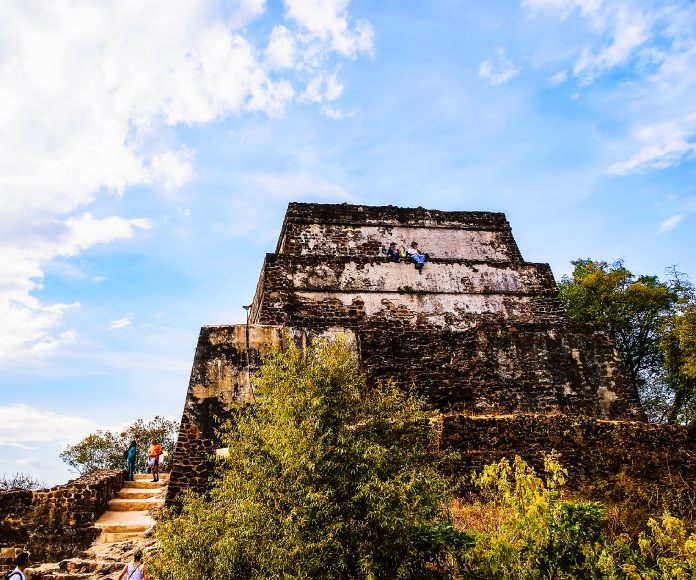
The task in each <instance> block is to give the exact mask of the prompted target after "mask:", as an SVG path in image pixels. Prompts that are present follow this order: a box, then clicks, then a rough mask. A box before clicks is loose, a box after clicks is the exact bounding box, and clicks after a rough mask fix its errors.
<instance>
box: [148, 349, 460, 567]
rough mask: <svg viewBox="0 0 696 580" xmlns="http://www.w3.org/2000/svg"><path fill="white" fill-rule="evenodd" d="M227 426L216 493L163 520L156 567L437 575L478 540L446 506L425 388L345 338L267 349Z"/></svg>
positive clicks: (194, 498) (188, 501)
mask: <svg viewBox="0 0 696 580" xmlns="http://www.w3.org/2000/svg"><path fill="white" fill-rule="evenodd" d="M254 382H255V386H256V405H255V406H254V407H252V408H250V409H249V410H247V411H246V412H242V411H240V412H238V413H237V414H236V415H235V416H234V418H233V419H232V420H230V421H229V422H228V423H227V425H226V426H225V428H224V429H223V432H222V436H223V439H224V441H225V443H226V445H227V446H228V447H229V455H228V457H227V458H226V459H225V460H224V461H223V463H222V464H221V465H220V472H219V479H218V480H217V482H216V483H214V484H213V486H212V489H211V490H210V493H209V495H208V496H206V497H203V496H198V495H193V494H188V495H187V496H185V497H184V499H183V504H182V511H181V513H180V514H179V515H174V514H171V513H170V514H169V519H168V520H166V521H165V522H164V523H163V524H162V525H161V526H160V529H159V531H158V536H157V537H158V539H159V542H160V551H159V555H158V558H157V560H156V561H155V562H154V570H155V575H156V577H157V578H161V579H174V578H185V577H194V576H195V577H210V578H252V579H255V578H258V579H261V578H263V579H266V578H365V579H368V578H441V577H449V576H450V575H451V574H452V573H453V572H454V570H455V568H456V562H457V560H458V559H460V557H461V554H462V552H463V551H465V548H466V546H468V545H469V543H470V537H469V535H468V534H466V533H463V532H460V531H457V530H456V529H455V528H454V527H453V526H452V524H451V521H450V519H449V517H448V515H447V513H446V511H445V509H444V506H445V505H447V502H448V500H449V491H448V490H449V486H448V482H447V481H446V480H445V479H444V478H443V476H442V475H440V473H439V472H438V470H437V469H436V465H435V464H436V462H437V460H438V454H437V441H436V435H437V434H436V432H435V429H434V428H433V425H432V423H431V417H430V416H429V414H428V413H427V412H426V409H425V405H424V402H423V400H422V399H420V398H417V397H415V396H413V395H411V394H408V393H403V392H401V391H399V390H398V389H397V388H396V387H395V386H394V385H392V384H384V385H377V386H367V385H366V384H365V381H364V378H363V376H362V375H361V374H360V373H359V371H358V363H357V360H356V357H355V355H354V354H353V353H352V352H351V351H350V350H349V349H348V348H347V347H346V345H345V344H344V343H343V342H341V341H337V342H324V341H320V342H317V343H315V344H314V345H313V346H312V347H311V348H309V349H308V350H307V352H302V351H300V350H298V349H296V348H290V349H289V350H288V351H287V352H280V351H277V350H275V351H271V352H270V353H268V354H267V355H266V357H265V360H264V363H263V365H262V368H261V370H260V373H259V374H258V375H257V376H256V377H255V381H254Z"/></svg>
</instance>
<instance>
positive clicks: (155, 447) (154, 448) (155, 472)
mask: <svg viewBox="0 0 696 580" xmlns="http://www.w3.org/2000/svg"><path fill="white" fill-rule="evenodd" d="M147 457H148V459H149V461H150V473H152V481H159V464H160V458H161V457H162V448H161V447H160V446H159V444H158V443H157V441H155V440H154V439H153V440H152V443H151V444H150V447H149V449H148V450H147Z"/></svg>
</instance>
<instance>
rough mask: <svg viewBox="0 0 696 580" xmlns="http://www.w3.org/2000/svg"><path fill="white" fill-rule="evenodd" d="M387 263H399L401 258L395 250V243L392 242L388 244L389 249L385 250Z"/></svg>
mask: <svg viewBox="0 0 696 580" xmlns="http://www.w3.org/2000/svg"><path fill="white" fill-rule="evenodd" d="M387 262H397V263H398V262H401V256H400V255H399V252H398V251H397V250H396V243H395V242H392V243H391V244H389V249H387Z"/></svg>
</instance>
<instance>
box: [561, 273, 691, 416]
mask: <svg viewBox="0 0 696 580" xmlns="http://www.w3.org/2000/svg"><path fill="white" fill-rule="evenodd" d="M572 264H573V266H574V267H575V268H574V270H573V274H572V276H571V277H568V276H564V277H563V279H562V280H561V282H560V283H559V285H558V290H559V296H560V298H561V300H562V301H563V302H564V304H565V306H566V311H567V316H568V318H569V319H570V320H571V321H573V322H579V323H598V324H603V325H606V326H607V327H608V328H609V330H610V331H611V333H612V335H613V337H614V340H615V341H616V346H617V348H618V350H619V352H620V353H621V356H622V358H623V361H624V363H625V369H626V374H627V376H628V378H629V380H631V381H632V382H633V383H634V384H635V385H636V386H637V387H638V391H639V394H640V395H641V399H642V401H643V405H644V408H645V409H646V412H647V413H648V415H649V416H650V417H651V418H653V419H655V420H667V421H672V422H673V421H676V420H678V419H679V418H681V417H683V415H684V413H683V408H684V406H685V405H687V404H688V402H689V401H690V400H691V398H690V397H689V396H688V393H687V392H688V389H689V385H690V383H688V381H686V382H685V378H686V377H685V375H683V373H682V372H681V371H679V372H677V371H676V369H677V367H678V366H679V365H680V363H679V362H678V360H682V359H684V356H685V353H686V351H685V350H684V348H688V344H689V343H688V341H687V342H684V341H683V340H681V339H680V338H678V337H677V335H679V331H676V330H675V329H676V328H677V327H679V328H681V326H680V323H679V320H681V318H680V317H681V316H682V315H683V313H684V309H685V308H686V307H687V305H689V304H693V291H692V287H691V285H690V284H689V283H688V281H686V280H684V279H683V277H682V276H680V275H679V274H678V273H677V272H676V271H673V272H672V275H671V277H670V278H669V279H668V280H667V281H665V282H663V281H660V279H659V278H658V277H657V276H636V275H635V274H633V273H632V272H631V271H629V270H628V269H627V268H626V267H625V266H624V264H623V262H621V261H618V262H614V263H613V264H609V263H607V262H603V261H595V260H590V259H587V260H576V261H574V262H572ZM670 337H671V338H670ZM668 347H671V348H672V350H671V351H670V352H669V353H668V352H667V348H668ZM692 348H693V346H692ZM692 352H693V351H692ZM686 358H687V359H688V356H686ZM678 377H681V378H680V379H679V380H677V378H678ZM691 390H692V391H693V387H691Z"/></svg>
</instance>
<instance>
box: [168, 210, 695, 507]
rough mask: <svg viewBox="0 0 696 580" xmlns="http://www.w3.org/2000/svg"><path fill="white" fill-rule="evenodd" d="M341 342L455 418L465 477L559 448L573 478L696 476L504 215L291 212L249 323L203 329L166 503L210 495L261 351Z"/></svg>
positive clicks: (679, 438) (682, 442)
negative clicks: (218, 456)
mask: <svg viewBox="0 0 696 580" xmlns="http://www.w3.org/2000/svg"><path fill="white" fill-rule="evenodd" d="M392 241H393V242H396V243H397V245H403V246H405V247H408V246H409V245H410V243H411V242H412V241H417V242H418V243H419V245H420V247H421V248H422V249H423V251H426V252H428V253H429V254H430V257H431V259H430V261H429V262H428V263H427V264H426V265H425V267H424V268H423V269H422V272H420V273H419V271H418V270H416V269H415V268H414V265H413V264H409V263H393V262H388V261H387V260H386V256H385V249H386V247H387V246H388V244H389V243H390V242H392ZM337 334H342V335H344V336H346V337H347V339H348V340H349V342H350V343H351V344H352V345H354V348H355V349H356V352H357V354H358V356H359V360H360V364H361V368H362V370H363V371H364V373H365V374H366V376H367V378H368V380H379V379H393V380H395V381H396V382H397V383H398V384H400V385H403V386H404V387H409V386H411V385H415V387H416V388H417V389H418V390H419V391H420V392H421V393H422V394H423V395H424V396H425V397H426V398H427V400H428V401H429V402H430V403H431V404H432V405H433V407H435V408H437V409H439V410H441V411H442V413H443V431H442V444H443V445H447V446H450V447H455V448H456V449H457V450H458V451H459V452H460V454H461V459H460V461H459V463H458V465H457V469H459V470H461V471H462V472H464V473H465V472H468V471H471V470H473V469H477V468H479V467H481V466H482V465H483V464H485V463H488V462H490V461H494V460H497V459H499V458H500V457H502V456H508V457H510V456H512V455H515V454H520V455H523V456H524V457H525V458H527V459H528V460H529V461H531V462H532V463H533V464H537V465H538V464H539V462H540V461H541V460H542V457H543V453H545V452H549V451H551V450H554V449H555V450H556V451H558V452H559V454H560V459H561V461H562V462H563V463H564V464H565V465H566V466H567V467H568V468H569V469H570V471H571V473H572V474H573V475H575V476H576V478H575V479H576V480H580V479H588V478H589V479H590V480H592V479H596V478H609V479H610V478H611V477H613V476H615V475H617V474H618V473H620V472H625V473H628V474H630V475H631V476H632V477H636V478H639V479H645V480H647V481H656V482H663V483H664V484H665V485H667V484H669V481H671V480H672V478H674V477H679V478H682V479H683V480H684V481H693V480H694V478H695V477H696V454H695V452H694V449H696V445H695V443H696V434H695V433H694V431H693V430H688V429H686V428H681V427H669V426H664V425H650V424H648V423H646V422H645V417H644V414H643V412H642V410H641V407H640V404H639V401H638V397H637V393H636V390H635V388H634V386H633V385H631V384H630V383H629V382H628V381H627V380H626V378H625V376H624V373H623V370H622V363H621V360H620V358H619V356H618V354H617V352H616V349H615V347H614V344H613V341H612V339H611V337H610V335H609V334H608V332H607V331H606V330H605V329H604V328H600V327H596V326H589V325H583V326H578V325H571V324H569V323H568V322H567V321H566V320H565V318H564V312H563V309H562V307H561V305H560V303H559V301H558V297H557V291H556V283H555V280H554V277H553V274H552V273H551V270H550V268H549V265H548V264H537V263H530V262H525V261H524V260H523V258H522V255H521V253H520V251H519V249H518V247H517V244H516V243H515V240H514V238H513V236H512V231H511V228H510V224H509V223H508V222H507V220H506V219H505V216H504V215H503V214H501V213H489V212H445V211H433V210H425V209H422V208H417V209H407V208H398V207H393V206H387V207H370V206H359V205H346V204H340V205H322V204H305V203H291V204H290V205H289V206H288V210H287V214H286V216H285V220H284V222H283V226H282V229H281V231H280V236H279V239H278V245H277V247H276V250H275V252H274V253H272V254H267V255H266V259H265V261H264V264H263V269H262V271H261V275H260V277H259V281H258V285H257V288H256V294H255V296H254V298H253V301H252V304H251V307H250V309H249V324H248V325H246V324H237V325H223V326H206V327H203V328H202V329H201V333H200V337H199V340H198V346H197V348H196V354H195V358H194V363H193V370H192V373H191V380H190V384H189V388H188V393H187V396H186V403H185V407H184V412H183V417H182V422H181V430H180V433H179V439H178V443H177V448H176V453H175V456H174V460H173V468H172V473H171V480H170V484H169V492H168V501H169V502H172V501H175V500H176V497H177V496H178V495H179V494H180V493H181V492H182V491H183V490H184V489H186V488H193V489H196V490H203V489H205V487H206V482H207V480H208V478H209V476H210V473H211V465H212V464H211V456H213V455H214V453H215V451H216V449H217V448H218V447H219V442H218V440H217V437H216V432H215V430H216V427H217V426H218V424H219V421H220V420H221V419H224V418H225V417H226V416H227V415H228V413H229V410H230V409H232V408H234V407H237V406H239V405H247V404H250V403H251V402H252V392H251V390H250V380H251V377H253V373H254V371H255V370H256V369H257V368H258V365H259V360H260V352H261V351H262V349H263V348H265V347H267V346H268V345H275V346H283V345H284V344H287V343H288V341H294V342H296V343H297V344H303V343H306V342H307V341H311V340H312V339H314V338H315V337H321V336H331V335H337Z"/></svg>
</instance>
